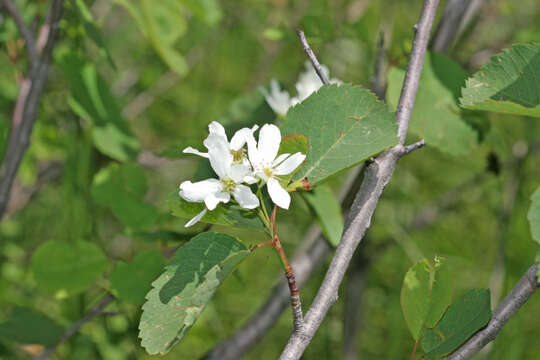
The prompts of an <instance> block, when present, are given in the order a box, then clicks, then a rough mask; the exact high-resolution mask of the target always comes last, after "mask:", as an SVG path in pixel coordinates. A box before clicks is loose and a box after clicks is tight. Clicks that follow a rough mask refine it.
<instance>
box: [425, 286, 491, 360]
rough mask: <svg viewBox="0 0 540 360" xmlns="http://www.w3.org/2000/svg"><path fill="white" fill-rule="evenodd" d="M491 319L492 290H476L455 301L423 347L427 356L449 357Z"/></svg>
mask: <svg viewBox="0 0 540 360" xmlns="http://www.w3.org/2000/svg"><path fill="white" fill-rule="evenodd" d="M490 318H491V306H490V294H489V290H484V289H473V290H470V291H469V292H467V293H466V294H465V295H463V296H462V297H460V298H459V299H457V300H456V301H454V303H452V305H450V307H449V308H448V311H446V313H445V314H444V316H443V318H442V319H441V321H440V322H439V324H438V325H437V326H436V327H435V328H434V329H428V330H427V331H426V334H425V336H424V341H423V343H422V346H423V348H424V351H425V352H426V355H428V356H433V355H446V354H448V353H450V352H452V351H453V350H455V349H457V348H458V347H459V346H460V345H461V344H463V343H464V342H465V341H466V340H467V339H468V338H469V337H471V335H473V334H474V333H475V332H476V331H478V330H479V329H481V328H482V327H484V326H485V325H486V324H487V323H488V322H489V319H490Z"/></svg>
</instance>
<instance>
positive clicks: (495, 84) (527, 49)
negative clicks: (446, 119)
mask: <svg viewBox="0 0 540 360" xmlns="http://www.w3.org/2000/svg"><path fill="white" fill-rule="evenodd" d="M461 105H462V106H463V107H465V108H467V109H472V110H486V111H492V112H498V113H504V114H514V115H525V116H533V117H540V45H538V44H534V45H514V46H512V47H511V48H510V49H506V50H504V51H503V52H502V53H499V54H497V55H495V56H493V57H492V58H491V60H490V61H489V63H487V64H486V65H484V66H483V67H482V69H480V71H478V72H477V73H476V74H474V75H473V76H472V77H471V78H469V79H468V80H467V83H466V87H465V88H464V89H463V92H462V97H461Z"/></svg>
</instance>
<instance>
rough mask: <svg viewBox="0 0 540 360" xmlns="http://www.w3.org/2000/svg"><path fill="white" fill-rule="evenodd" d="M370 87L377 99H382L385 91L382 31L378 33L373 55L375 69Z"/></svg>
mask: <svg viewBox="0 0 540 360" xmlns="http://www.w3.org/2000/svg"><path fill="white" fill-rule="evenodd" d="M371 89H372V90H373V92H374V93H375V95H377V97H378V98H379V100H383V99H384V97H385V93H386V56H385V47H384V32H383V31H381V32H380V33H379V42H378V43H377V55H376V56H375V71H374V73H373V77H372V78H371Z"/></svg>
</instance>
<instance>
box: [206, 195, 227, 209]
mask: <svg viewBox="0 0 540 360" xmlns="http://www.w3.org/2000/svg"><path fill="white" fill-rule="evenodd" d="M230 199H231V195H230V194H229V193H228V192H225V191H218V192H216V193H213V194H209V195H208V196H207V197H205V198H204V204H205V205H206V207H207V208H208V210H214V209H215V208H216V206H217V205H218V204H219V203H220V202H222V203H228V202H229V200H230Z"/></svg>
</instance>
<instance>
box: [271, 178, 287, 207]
mask: <svg viewBox="0 0 540 360" xmlns="http://www.w3.org/2000/svg"><path fill="white" fill-rule="evenodd" d="M266 185H267V186H268V194H270V198H271V199H272V201H273V202H274V204H276V205H277V206H279V207H280V208H282V209H288V208H289V204H290V203H291V196H290V195H289V193H288V192H287V190H285V189H284V188H283V187H281V184H280V183H279V181H277V180H276V179H275V178H270V179H268V182H267V183H266Z"/></svg>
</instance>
